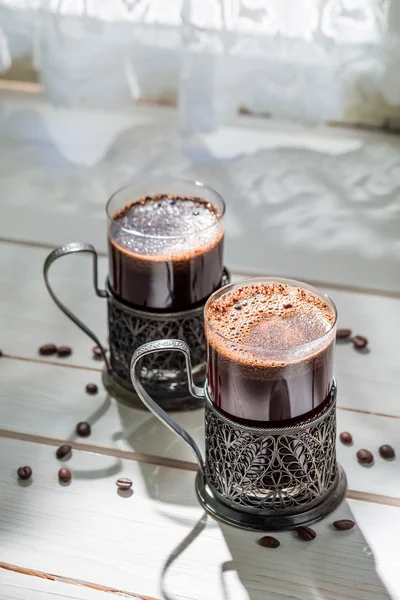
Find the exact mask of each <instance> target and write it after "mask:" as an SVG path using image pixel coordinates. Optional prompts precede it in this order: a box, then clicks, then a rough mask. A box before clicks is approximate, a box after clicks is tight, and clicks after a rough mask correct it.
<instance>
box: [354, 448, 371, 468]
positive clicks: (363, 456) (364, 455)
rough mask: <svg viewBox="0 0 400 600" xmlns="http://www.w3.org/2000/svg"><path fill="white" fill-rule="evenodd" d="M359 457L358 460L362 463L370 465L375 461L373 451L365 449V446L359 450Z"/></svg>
mask: <svg viewBox="0 0 400 600" xmlns="http://www.w3.org/2000/svg"><path fill="white" fill-rule="evenodd" d="M357 458H358V462H359V463H361V464H362V465H370V464H371V463H373V462H374V457H373V455H372V452H370V451H369V450H365V449H364V448H362V449H361V450H359V451H358V452H357Z"/></svg>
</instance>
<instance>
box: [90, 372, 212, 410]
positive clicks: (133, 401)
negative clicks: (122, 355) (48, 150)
mask: <svg viewBox="0 0 400 600" xmlns="http://www.w3.org/2000/svg"><path fill="white" fill-rule="evenodd" d="M102 380H103V385H104V387H105V388H106V390H107V392H108V393H109V394H110V396H112V397H113V398H115V399H116V400H117V401H118V402H122V403H123V404H126V405H127V406H131V407H132V408H138V409H140V410H147V409H146V407H145V405H144V404H143V402H142V401H141V400H140V398H139V396H138V395H137V393H136V392H135V390H134V389H133V388H132V389H127V388H126V387H125V386H124V385H122V384H121V383H119V382H118V380H117V379H116V378H115V376H114V374H113V373H112V372H110V371H108V370H107V369H106V368H105V369H104V370H103V373H102ZM157 404H158V405H159V406H160V407H161V408H163V409H164V410H166V411H167V412H174V411H176V412H178V411H181V410H184V411H188V410H197V409H199V408H203V407H204V399H203V398H194V397H193V396H192V395H191V394H189V391H188V393H187V394H186V395H185V394H181V395H178V394H174V395H173V396H172V397H166V398H157Z"/></svg>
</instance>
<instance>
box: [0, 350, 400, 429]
mask: <svg viewBox="0 0 400 600" xmlns="http://www.w3.org/2000/svg"><path fill="white" fill-rule="evenodd" d="M1 358H8V359H9V360H20V361H25V362H31V363H38V364H41V365H50V366H52V367H67V368H68V369H80V370H81V371H94V372H96V373H101V372H102V371H103V369H102V368H100V367H87V366H84V365H76V364H71V363H65V362H61V361H60V362H59V363H58V362H53V361H48V360H44V359H40V358H29V357H25V356H16V355H15V354H7V353H6V352H5V353H3V354H2V356H1ZM337 409H338V410H346V411H348V412H354V413H359V414H362V415H371V416H373V417H386V418H387V419H400V415H391V414H389V413H381V412H374V411H371V410H364V409H362V408H351V407H348V406H338V407H337Z"/></svg>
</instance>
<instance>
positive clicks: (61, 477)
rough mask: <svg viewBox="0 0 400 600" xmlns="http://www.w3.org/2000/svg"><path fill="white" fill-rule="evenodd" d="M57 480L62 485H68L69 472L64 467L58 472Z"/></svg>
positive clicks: (69, 479) (70, 477) (70, 476)
mask: <svg viewBox="0 0 400 600" xmlns="http://www.w3.org/2000/svg"><path fill="white" fill-rule="evenodd" d="M58 479H59V480H60V481H62V482H63V483H68V482H70V481H71V479H72V475H71V471H70V470H69V469H67V468H66V467H63V468H62V469H60V470H59V471H58Z"/></svg>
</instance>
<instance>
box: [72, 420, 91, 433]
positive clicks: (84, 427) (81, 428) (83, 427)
mask: <svg viewBox="0 0 400 600" xmlns="http://www.w3.org/2000/svg"><path fill="white" fill-rule="evenodd" d="M91 431H92V429H91V427H90V425H89V423H86V421H82V422H81V423H78V425H77V426H76V433H77V434H78V435H80V436H81V437H89V435H90V434H91Z"/></svg>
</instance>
